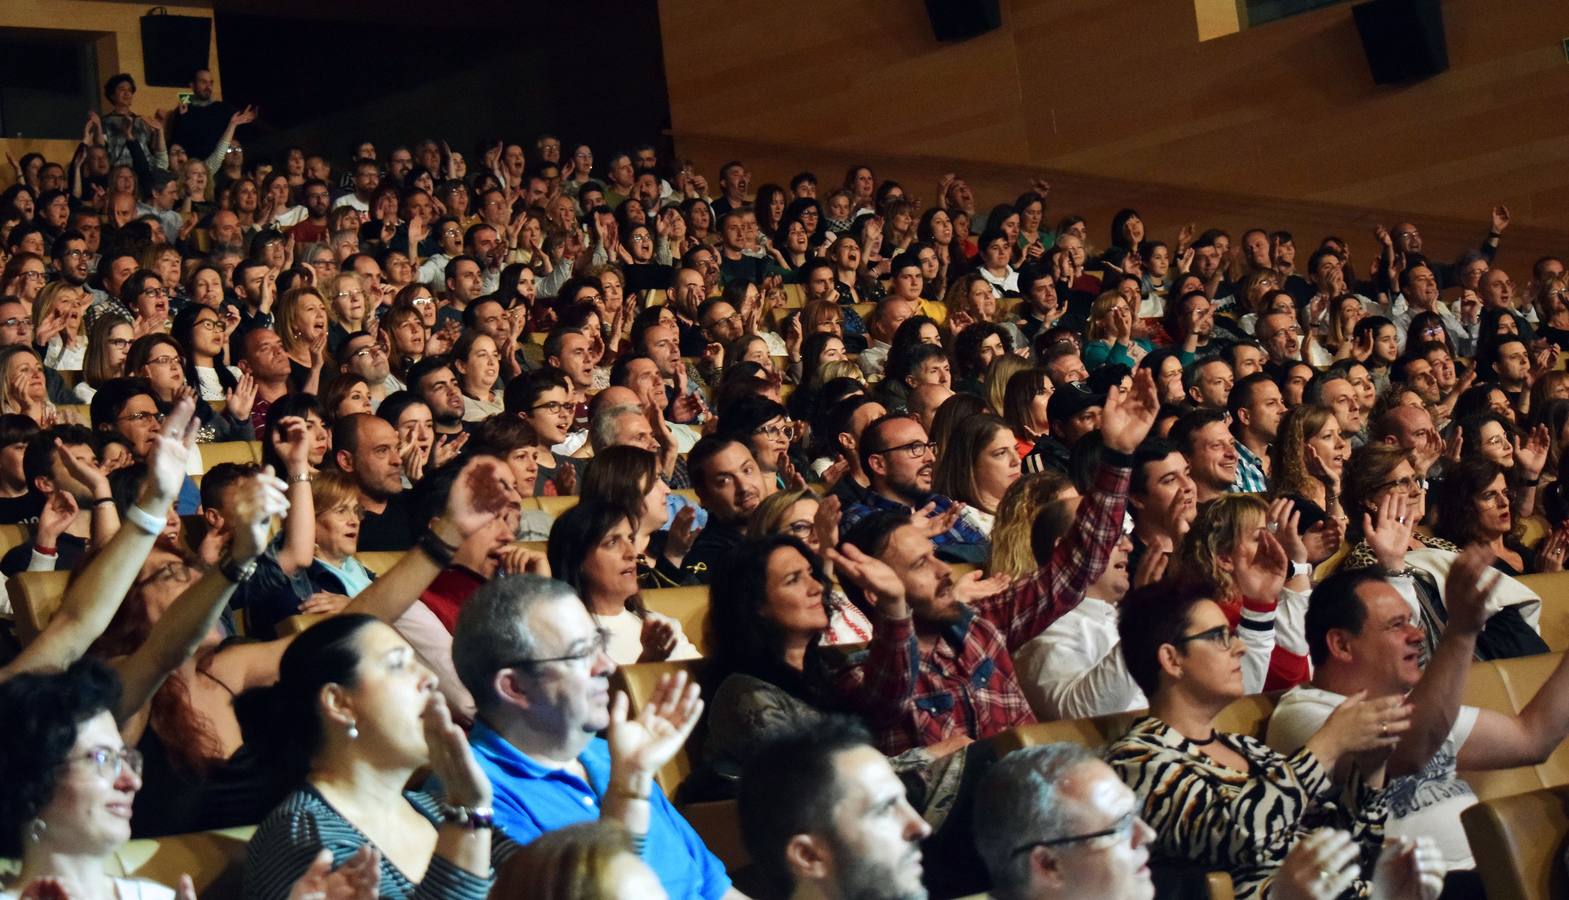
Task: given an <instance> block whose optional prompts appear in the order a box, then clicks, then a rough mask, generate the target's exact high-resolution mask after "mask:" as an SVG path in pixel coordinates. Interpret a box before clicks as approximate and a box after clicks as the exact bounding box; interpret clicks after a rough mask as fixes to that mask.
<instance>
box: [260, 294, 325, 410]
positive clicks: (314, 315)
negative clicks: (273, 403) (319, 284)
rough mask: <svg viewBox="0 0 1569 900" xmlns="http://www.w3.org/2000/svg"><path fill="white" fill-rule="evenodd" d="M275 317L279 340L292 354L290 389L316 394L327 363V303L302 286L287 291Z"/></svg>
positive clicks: (276, 310) (275, 308) (280, 300)
mask: <svg viewBox="0 0 1569 900" xmlns="http://www.w3.org/2000/svg"><path fill="white" fill-rule="evenodd" d="M273 314H274V316H275V317H276V318H275V327H276V328H277V329H278V337H279V338H282V340H283V349H284V351H285V352H287V353H288V354H289V384H290V386H291V387H293V388H294V389H295V390H297V391H304V392H305V393H307V394H314V393H316V392H317V391H318V390H320V389H321V369H322V365H323V364H324V363H326V361H327V302H326V301H325V300H323V299H322V296H321V293H320V292H319V291H317V290H316V289H315V288H313V287H310V286H309V285H302V286H300V287H294V288H290V289H289V290H287V291H284V292H283V296H282V297H280V298H279V299H278V305H277V306H276V307H274V309H273Z"/></svg>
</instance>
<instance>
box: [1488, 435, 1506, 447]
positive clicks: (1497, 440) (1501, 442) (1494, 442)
mask: <svg viewBox="0 0 1569 900" xmlns="http://www.w3.org/2000/svg"><path fill="white" fill-rule="evenodd" d="M1508 443H1509V439H1508V438H1507V437H1504V436H1503V435H1501V434H1495V435H1493V436H1492V437H1490V438H1483V439H1482V446H1484V447H1487V448H1488V449H1494V448H1498V447H1503V446H1506V445H1508Z"/></svg>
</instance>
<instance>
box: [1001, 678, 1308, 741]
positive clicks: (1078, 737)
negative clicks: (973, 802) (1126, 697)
mask: <svg viewBox="0 0 1569 900" xmlns="http://www.w3.org/2000/svg"><path fill="white" fill-rule="evenodd" d="M1279 698H1280V694H1279V693H1278V692H1272V693H1268V694H1250V695H1248V696H1246V697H1242V698H1239V699H1237V700H1234V701H1232V703H1231V705H1230V706H1227V707H1226V708H1225V709H1224V710H1222V711H1221V713H1220V716H1219V717H1218V718H1216V720H1215V727H1216V729H1218V730H1220V731H1227V732H1231V733H1232V734H1245V735H1248V736H1249V737H1254V738H1258V739H1260V740H1262V739H1263V737H1264V732H1265V731H1266V730H1267V729H1268V728H1269V717H1270V714H1271V713H1273V712H1274V711H1275V702H1276V701H1277V700H1278V699H1279ZM1142 715H1144V711H1143V710H1140V711H1138V712H1129V713H1113V714H1111V715H1106V716H1096V717H1094V718H1090V719H1063V720H1060V721H1057V722H1037V723H1035V724H1034V725H1023V726H1020V727H1018V728H1013V729H1010V730H1008V731H1004V732H1003V733H1002V734H999V735H996V736H995V737H993V738H992V739H991V740H992V745H993V746H995V747H996V748H997V752H998V753H999V754H1005V753H1012V752H1013V751H1014V750H1018V749H1019V748H1021V747H1036V746H1039V745H1041V744H1054V743H1057V742H1058V741H1072V742H1073V743H1076V744H1083V745H1084V746H1086V747H1090V748H1096V749H1098V748H1100V747H1104V746H1105V745H1107V744H1109V743H1111V742H1112V741H1115V740H1116V739H1117V738H1120V737H1122V736H1123V735H1124V734H1125V733H1127V730H1128V727H1129V726H1130V725H1132V724H1133V723H1134V722H1135V721H1136V720H1137V719H1138V718H1139V717H1140V716H1142Z"/></svg>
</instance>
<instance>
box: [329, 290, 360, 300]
mask: <svg viewBox="0 0 1569 900" xmlns="http://www.w3.org/2000/svg"><path fill="white" fill-rule="evenodd" d="M344 297H359V298H360V299H362V300H363V299H365V292H364V291H339V292H338V293H337V294H336V295H335V299H338V300H342V299H343V298H344Z"/></svg>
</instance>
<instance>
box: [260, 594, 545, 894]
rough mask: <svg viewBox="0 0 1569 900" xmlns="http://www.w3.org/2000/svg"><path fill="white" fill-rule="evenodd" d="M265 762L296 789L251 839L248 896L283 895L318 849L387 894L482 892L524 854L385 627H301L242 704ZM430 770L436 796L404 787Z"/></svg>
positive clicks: (344, 622)
mask: <svg viewBox="0 0 1569 900" xmlns="http://www.w3.org/2000/svg"><path fill="white" fill-rule="evenodd" d="M236 706H237V708H238V709H239V712H240V716H241V721H242V722H244V724H245V734H246V737H247V739H248V741H249V742H250V743H251V744H252V745H253V746H254V747H255V749H256V751H257V754H258V756H259V758H261V759H263V760H265V761H266V764H267V765H269V766H271V767H273V768H274V769H275V770H276V771H277V773H278V775H279V777H280V779H284V780H286V783H292V784H293V785H294V789H293V791H292V792H291V793H289V794H288V795H287V796H286V797H284V798H283V801H282V803H280V804H278V806H277V807H276V808H274V809H273V811H272V813H271V814H270V815H268V816H267V817H266V819H264V820H263V821H262V823H261V825H260V826H259V827H258V828H257V829H256V834H255V836H254V837H252V838H251V841H250V846H249V848H248V852H247V856H246V865H245V897H247V898H249V900H273V898H276V900H283V898H285V897H288V896H291V894H290V887H291V886H292V884H293V883H294V881H295V880H296V879H298V878H300V877H301V875H302V874H304V873H305V872H306V870H307V869H308V867H310V865H311V864H312V860H315V859H317V858H318V857H319V856H321V855H322V854H323V853H324V852H325V853H326V854H329V855H330V857H331V859H332V864H333V865H335V866H337V865H345V864H347V865H348V866H350V867H353V868H356V869H365V868H368V869H370V870H374V871H375V873H376V875H375V876H372V880H371V884H376V880H378V879H379V885H377V886H376V887H375V888H373V889H372V891H373V892H374V893H375V894H376V895H377V896H380V897H384V898H402V900H407V898H414V897H420V898H444V900H469V898H473V900H481V898H484V897H485V896H486V895H487V894H488V893H489V891H490V886H491V881H492V879H493V875H492V872H493V866H495V865H496V864H497V863H498V862H499V860H500V859H502V858H505V857H506V856H507V855H510V853H511V852H512V851H513V850H515V849H516V845H514V844H512V843H511V842H510V841H508V840H507V839H506V838H505V837H504V836H502V835H499V834H496V833H495V832H494V829H493V828H492V825H491V818H490V806H491V796H492V794H491V788H490V781H489V779H487V778H486V777H485V773H484V772H483V771H481V770H480V768H479V766H478V764H476V763H475V761H474V757H473V755H472V754H471V753H470V751H469V747H468V741H467V740H466V739H465V738H464V736H463V731H462V729H460V728H459V727H458V726H457V725H455V724H454V723H453V721H452V719H451V717H450V716H449V715H448V713H447V706H446V704H445V703H444V702H442V699H441V695H440V694H439V693H438V692H437V685H436V676H435V674H434V673H432V672H431V670H430V669H428V668H426V667H425V666H423V665H421V664H420V662H419V660H418V659H417V658H416V657H415V652H414V649H413V648H412V647H410V646H409V645H408V643H407V642H406V641H404V640H403V638H401V637H400V636H399V635H398V633H397V632H396V631H394V630H393V629H392V628H391V627H389V626H387V625H385V624H383V623H381V622H378V621H376V619H374V618H372V617H370V616H364V615H345V616H336V617H333V618H331V619H327V620H326V621H323V622H320V623H318V624H316V625H314V626H312V627H311V628H309V629H307V630H306V631H305V632H304V633H303V634H301V635H300V636H299V637H298V638H297V639H296V640H295V641H294V642H293V643H292V644H291V645H290V646H289V648H288V649H287V650H286V651H284V653H283V655H282V657H281V658H280V659H279V661H278V667H277V675H276V681H275V682H274V683H273V684H271V685H270V686H266V687H263V686H260V685H258V686H257V687H254V688H252V689H251V690H249V691H246V692H245V693H244V694H243V695H242V696H241V697H240V698H239V699H238V700H237V701H236ZM426 767H428V768H429V770H430V772H431V774H433V775H434V776H435V777H436V779H437V780H438V781H439V782H440V784H441V786H442V788H441V797H440V798H439V799H438V798H437V797H436V796H433V795H432V794H428V793H423V792H418V791H403V790H402V786H403V785H404V784H405V783H407V782H408V781H410V779H412V778H413V777H414V775H415V773H416V772H417V771H419V770H421V769H423V768H426Z"/></svg>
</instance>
